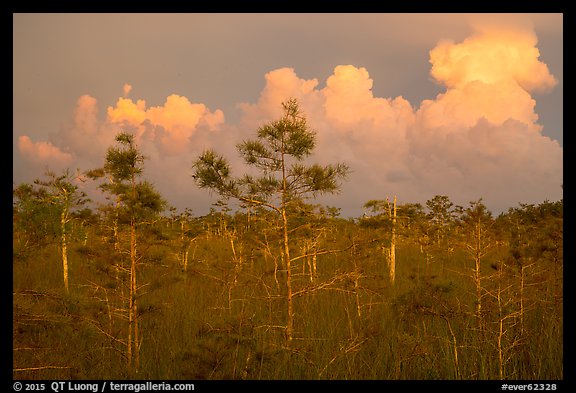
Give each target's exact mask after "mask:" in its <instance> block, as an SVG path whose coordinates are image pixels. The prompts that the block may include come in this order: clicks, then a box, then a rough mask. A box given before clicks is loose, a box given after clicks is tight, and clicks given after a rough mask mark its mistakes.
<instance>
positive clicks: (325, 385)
mask: <svg viewBox="0 0 576 393" xmlns="http://www.w3.org/2000/svg"><path fill="white" fill-rule="evenodd" d="M8 3H9V4H8ZM570 3H571V2H570V1H557V0H551V1H550V0H548V1H539V2H520V1H517V0H500V1H493V0H485V1H477V2H472V1H460V2H454V1H444V0H439V1H435V2H432V1H428V2H418V1H416V2H414V1H410V2H398V1H396V2H392V1H387V2H375V1H374V0H372V1H355V2H354V3H347V2H328V1H316V2H312V1H298V0H297V1H289V2H266V3H264V2H255V1H253V0H252V1H251V0H248V1H244V2H234V3H229V2H226V3H223V2H206V1H204V2H200V1H195V0H180V1H175V0H164V1H147V0H140V1H134V0H132V1H128V0H123V1H120V0H115V1H111V0H92V1H84V0H68V1H64V0H44V1H39V2H37V3H34V2H19V3H16V4H15V2H14V1H11V0H8V1H5V2H2V5H0V7H1V8H2V11H3V12H2V14H3V15H2V16H3V20H2V22H4V23H2V26H3V28H4V29H5V30H6V31H5V32H4V34H3V37H4V40H6V41H8V39H9V38H8V37H12V34H13V30H11V31H12V34H10V33H9V32H8V31H7V30H8V29H10V26H12V24H13V19H12V14H14V13H85V12H97V13H99V12H102V13H127V12H129V13H150V12H154V13H171V12H176V13H198V12H202V13H204V12H210V13H212V12H214V13H223V12H224V13H229V12H235V13H260V12H288V13H300V12H344V13H361V12H386V13H388V12H392V13H400V12H410V13H415V12H416V13H459V12H464V13H491V12H494V13H507V12H514V13H518V12H520V13H563V14H564V21H565V22H568V23H565V24H564V31H565V34H564V36H565V38H566V37H571V36H572V35H571V30H572V29H573V28H572V25H571V22H572V14H571V12H569V10H568V6H569V5H570ZM8 18H10V21H9V19H8ZM10 42H11V43H12V40H11V41H10ZM8 47H9V45H8V42H6V48H8ZM7 50H8V49H6V51H7ZM568 54H570V51H568ZM570 60H571V58H570V56H569V55H568V56H565V62H566V63H568V67H564V68H565V69H566V70H572V69H574V68H572V67H571V66H569V63H572V62H571V61H570ZM5 62H7V61H6V60H5ZM6 78H7V77H6ZM563 78H564V83H566V84H568V85H569V86H570V84H571V82H572V78H571V77H570V72H566V73H564V77H563ZM3 86H9V83H8V81H6V82H5V83H3ZM3 91H4V92H5V94H6V95H8V94H9V90H8V89H7V88H4V89H3ZM566 91H571V90H570V89H566ZM6 102H8V98H7V100H6ZM6 116H8V114H6ZM565 127H566V126H565ZM567 129H568V130H569V131H568V133H566V134H565V136H564V148H563V149H564V152H566V149H567V148H568V149H570V148H571V147H572V146H573V145H572V143H571V142H572V140H571V139H572V135H571V134H572V132H574V131H573V130H571V128H570V127H567ZM3 134H4V135H7V134H8V132H7V131H5V132H4V133H3ZM11 145H12V143H8V142H7V143H5V146H6V148H10V146H11ZM10 156H12V150H10ZM570 159H571V154H564V168H569V169H571V168H572V167H571V165H570ZM6 183H8V182H7V181H6ZM2 184H3V186H5V188H4V187H3V188H2V189H3V190H5V192H6V195H4V196H3V197H2V198H1V200H2V201H3V202H4V203H5V205H6V210H8V209H10V214H11V205H12V202H9V203H8V202H7V201H11V200H12V198H11V194H12V189H10V191H8V184H4V182H3V183H2ZM563 187H564V195H565V196H566V195H568V198H564V199H568V201H569V203H568V204H565V209H564V210H565V211H564V213H565V215H564V217H565V220H564V232H565V238H567V239H569V242H568V247H565V248H564V250H565V256H564V261H565V263H564V379H563V380H560V381H446V380H442V381H420V380H403V381H316V380H313V381H168V382H171V383H172V384H175V383H179V382H193V383H194V384H195V391H199V392H205V391H226V390H233V389H239V390H243V389H249V390H250V391H259V390H261V391H266V392H270V390H271V389H274V388H281V389H285V388H286V389H298V390H304V391H313V390H327V389H341V388H344V389H350V390H356V389H362V390H367V391H373V390H380V389H382V390H388V391H390V392H396V391H401V390H410V389H418V390H419V391H424V390H436V389H438V390H442V391H446V392H450V391H455V392H456V391H457V392H463V391H481V392H493V391H502V385H503V383H510V384H522V383H523V384H529V383H537V384H546V383H551V384H552V383H554V384H556V386H557V389H556V390H557V391H565V389H566V388H570V389H571V390H573V389H574V387H576V383H575V381H576V364H575V362H574V360H575V352H576V351H575V350H576V346H575V345H574V344H575V339H574V335H575V334H576V329H575V325H574V323H573V316H574V311H573V310H574V309H575V302H574V301H575V300H576V296H575V293H574V286H573V284H572V282H571V280H572V279H573V278H576V274H575V272H574V264H575V263H576V260H575V259H574V258H571V256H572V254H573V248H572V247H571V246H570V245H571V241H574V239H576V234H575V233H574V229H573V223H574V220H575V218H576V212H575V210H574V208H573V207H572V205H571V204H570V201H571V200H572V194H571V193H572V187H573V186H572V182H571V181H570V179H569V178H567V177H566V176H565V177H564V183H563ZM8 192H9V193H10V194H8ZM566 207H567V209H566ZM3 217H9V216H8V211H7V212H6V213H5V215H3ZM4 228H7V225H5V226H4ZM2 233H3V234H5V235H6V236H3V239H6V244H5V245H4V247H3V248H2V249H3V250H8V249H10V250H11V247H12V239H11V237H8V231H7V230H6V231H2ZM9 247H10V248H9ZM6 254H7V252H6ZM6 259H7V258H6ZM3 264H4V268H3V272H2V273H3V274H2V280H3V282H2V284H0V285H1V287H2V296H1V298H2V304H3V305H2V310H4V312H6V313H8V310H12V301H11V298H12V288H13V287H12V263H11V262H10V261H8V260H3ZM4 269H6V270H4ZM566 278H568V280H566ZM543 323H545V321H543ZM5 325H8V316H7V318H6V322H5ZM2 337H3V339H4V343H3V344H4V345H1V344H0V345H1V348H2V349H3V351H6V353H3V354H2V356H1V357H0V359H2V365H4V364H6V367H2V370H1V373H0V380H2V381H5V383H2V385H4V386H5V387H6V390H4V389H2V390H3V391H7V392H8V391H15V390H14V389H13V383H14V382H15V381H16V380H14V379H13V374H12V366H13V361H12V356H11V354H12V352H13V351H12V350H13V341H12V336H11V335H8V334H7V332H6V331H5V330H4V334H2ZM5 361H7V362H6V363H5ZM21 382H22V383H23V384H27V383H31V382H32V381H21ZM51 382H53V381H34V383H45V384H47V385H46V390H45V391H47V392H49V391H51V390H50V388H49V384H50V383H51ZM83 382H86V383H90V382H92V383H95V382H98V383H99V384H100V385H101V384H102V381H83ZM117 382H130V381H117ZM132 382H136V383H141V382H145V381H132ZM155 382H162V381H155ZM107 391H109V389H107Z"/></svg>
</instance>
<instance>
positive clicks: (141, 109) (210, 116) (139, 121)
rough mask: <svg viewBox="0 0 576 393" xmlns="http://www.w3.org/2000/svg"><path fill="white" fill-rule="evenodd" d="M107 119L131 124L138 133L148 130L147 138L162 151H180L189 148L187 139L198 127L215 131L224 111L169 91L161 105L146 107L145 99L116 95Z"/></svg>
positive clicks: (221, 122) (178, 152)
mask: <svg viewBox="0 0 576 393" xmlns="http://www.w3.org/2000/svg"><path fill="white" fill-rule="evenodd" d="M107 121H108V122H109V123H111V124H118V125H128V126H132V127H134V128H135V129H136V132H137V134H138V136H141V135H142V134H144V131H146V130H147V131H148V133H147V137H148V139H151V140H153V141H154V142H155V143H156V145H157V147H158V148H159V149H161V150H162V152H163V153H165V154H181V153H183V152H187V151H188V147H189V144H190V139H191V138H192V136H193V135H194V134H195V133H196V132H197V131H198V130H199V129H207V130H209V131H216V130H217V129H218V128H219V127H220V125H222V124H223V123H224V113H223V112H222V111H221V110H216V111H214V112H211V111H210V110H209V109H208V108H207V107H206V106H205V105H204V104H193V103H191V102H190V100H189V99H188V98H186V97H184V96H180V95H177V94H172V95H170V96H168V97H167V98H166V102H165V103H164V105H162V106H155V107H150V108H148V109H147V108H146V101H144V100H137V101H136V102H134V101H132V100H131V99H129V98H119V99H118V101H117V103H116V106H114V107H108V109H107Z"/></svg>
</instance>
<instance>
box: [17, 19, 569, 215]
mask: <svg viewBox="0 0 576 393" xmlns="http://www.w3.org/2000/svg"><path fill="white" fill-rule="evenodd" d="M536 45H537V39H536V36H535V34H534V32H533V31H532V30H530V29H529V28H526V27H524V26H521V27H518V26H514V28H510V27H508V28H504V27H502V26H501V25H498V26H487V25H484V24H481V25H478V26H477V28H476V30H475V32H474V33H473V34H472V35H471V36H470V37H469V38H467V39H465V40H463V41H462V42H460V43H455V42H451V41H442V42H440V43H438V45H437V46H436V47H435V48H433V49H432V50H431V51H430V64H431V71H430V76H431V77H432V78H433V79H434V80H435V81H436V82H437V83H439V84H440V85H442V86H444V87H445V90H444V91H443V92H442V93H441V94H439V95H438V96H436V97H434V98H431V99H428V100H424V101H423V102H422V103H421V104H420V105H419V106H418V107H414V106H412V104H411V103H410V102H408V101H407V100H406V99H404V98H403V97H401V96H398V97H375V96H374V94H373V90H372V89H373V85H374V81H373V80H372V78H371V77H370V74H369V72H368V70H367V69H366V68H364V67H360V66H355V65H339V66H336V67H335V68H334V70H333V73H332V75H330V76H329V77H328V78H327V79H326V81H325V84H324V85H323V86H322V85H321V84H320V82H319V81H318V80H317V79H303V78H300V77H299V76H298V75H297V73H296V71H295V70H294V69H293V68H279V69H276V70H272V71H270V72H268V73H267V74H266V75H265V76H264V78H265V87H264V88H263V90H262V91H261V93H260V95H259V97H258V99H257V100H256V102H254V103H249V102H245V103H240V104H239V108H240V109H241V112H242V116H241V119H240V120H239V122H238V124H228V123H226V122H225V118H224V113H223V112H222V111H221V110H219V109H216V110H210V109H209V108H208V107H206V105H204V104H202V103H193V102H192V101H191V100H190V99H189V98H187V97H185V96H181V95H177V94H172V95H170V96H168V97H167V98H166V101H165V102H164V104H162V105H160V106H153V107H148V106H147V105H146V101H145V100H144V99H134V100H133V99H131V98H128V95H129V94H130V92H131V90H132V86H131V85H129V84H126V85H124V87H123V93H124V94H123V97H120V98H118V100H117V102H116V103H115V105H113V106H109V107H108V108H107V109H106V111H105V117H104V118H103V119H99V117H98V114H99V111H98V106H97V102H96V100H95V99H94V98H92V97H90V96H87V95H86V96H82V97H80V98H79V99H78V102H77V105H76V109H75V111H74V116H73V124H72V126H70V127H67V128H64V129H63V130H61V132H59V133H58V135H57V136H56V137H55V138H54V139H53V140H54V141H56V142H57V143H55V145H53V144H51V143H49V142H36V143H34V142H32V141H31V140H30V138H28V137H26V136H23V137H20V139H19V142H18V148H19V150H20V153H21V154H22V155H23V156H24V157H26V158H28V159H30V160H33V159H36V160H37V161H51V160H57V161H59V162H61V163H67V164H72V163H77V162H81V161H80V160H81V159H84V161H83V162H82V163H83V165H84V166H85V167H88V166H89V165H91V166H93V167H95V166H97V165H101V163H102V161H103V157H104V152H105V149H106V148H107V147H108V146H110V145H112V144H113V138H114V136H115V135H116V133H117V132H118V131H120V130H126V131H130V132H134V133H135V134H136V136H137V141H138V143H139V144H140V146H141V147H142V149H143V150H144V152H145V154H146V155H147V156H148V157H149V166H148V169H147V171H146V173H147V176H148V177H149V178H150V179H151V180H152V181H154V182H155V183H157V186H158V187H159V188H160V189H161V190H162V193H163V194H164V195H165V196H166V197H167V198H168V199H169V201H170V202H171V203H173V204H175V205H177V207H179V208H182V209H183V208H184V207H192V208H193V209H194V210H195V211H198V212H205V211H206V210H207V209H208V208H209V201H210V200H211V197H210V196H208V195H207V194H208V193H206V192H205V191H203V190H198V189H197V188H196V187H195V185H194V183H193V182H192V179H191V178H190V174H191V169H190V166H191V163H192V161H193V159H194V158H195V157H196V156H197V155H198V154H199V153H200V152H201V151H202V150H204V149H205V148H214V149H216V150H217V151H219V152H220V153H222V154H224V155H225V156H227V157H229V158H230V160H231V161H232V163H233V164H234V165H238V164H239V162H240V159H239V158H238V155H237V152H236V151H235V145H236V143H238V142H240V141H241V140H243V139H246V138H253V137H254V136H255V131H256V130H257V128H258V127H259V126H260V125H262V124H263V123H265V122H268V121H270V120H274V119H277V118H278V117H279V116H280V115H281V113H282V108H281V103H282V102H283V101H285V100H286V99H288V98H289V97H294V98H296V99H298V100H299V102H300V104H301V109H302V110H303V112H304V113H305V114H306V116H307V118H308V121H309V124H310V126H311V127H312V128H313V129H315V131H316V133H317V148H316V150H315V153H314V155H313V157H312V158H311V159H312V160H313V161H316V162H319V163H322V164H327V163H332V162H335V161H341V162H345V163H347V164H348V165H349V166H350V167H351V169H352V174H351V176H350V178H349V180H348V181H347V182H345V183H344V184H343V191H342V193H341V194H340V195H339V196H336V197H329V198H326V199H324V202H326V203H329V204H332V205H335V206H338V207H342V208H343V210H344V211H346V212H347V214H352V215H355V214H358V213H359V212H360V211H361V208H362V205H363V204H364V203H365V202H366V201H368V200H370V199H384V198H386V197H387V196H392V195H397V196H398V197H399V199H400V200H401V201H404V202H421V203H424V202H425V201H426V200H427V199H429V198H431V197H433V196H434V195H437V194H445V195H449V196H451V198H452V199H453V200H454V201H455V202H456V203H460V204H466V203H467V201H470V200H475V199H478V198H479V197H484V200H485V202H486V203H487V204H488V205H489V207H491V208H492V209H506V208H507V207H511V206H515V205H516V204H517V203H518V202H531V203H533V202H540V201H542V200H544V199H555V198H560V197H561V189H560V185H561V184H562V172H563V168H562V148H561V147H560V146H559V144H558V143H557V142H556V141H554V140H551V139H549V138H547V137H545V136H543V135H542V133H541V131H542V126H541V125H540V124H538V116H537V114H536V112H535V105H536V101H535V99H534V97H533V96H532V94H533V93H535V92H545V91H547V90H549V89H551V88H553V87H554V85H555V84H556V83H557V81H556V79H555V78H554V76H553V75H551V73H550V71H549V70H548V68H547V66H546V64H544V63H543V62H542V61H540V59H539V55H540V54H539V52H538V49H537V47H536ZM66 152H70V153H66ZM72 153H73V154H72ZM34 157H36V158H34ZM75 160H76V161H75ZM238 172H240V171H238ZM190 201H196V202H197V204H195V205H194V206H191V202H190Z"/></svg>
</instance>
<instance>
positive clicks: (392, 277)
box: [389, 196, 396, 285]
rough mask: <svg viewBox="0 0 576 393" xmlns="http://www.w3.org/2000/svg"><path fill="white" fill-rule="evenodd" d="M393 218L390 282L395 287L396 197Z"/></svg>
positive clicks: (392, 211)
mask: <svg viewBox="0 0 576 393" xmlns="http://www.w3.org/2000/svg"><path fill="white" fill-rule="evenodd" d="M390 215H391V218H392V236H391V239H390V259H389V263H390V282H391V283H392V285H394V280H395V279H396V196H394V207H393V209H392V210H391V211H390Z"/></svg>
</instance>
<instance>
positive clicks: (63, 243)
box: [60, 206, 69, 293]
mask: <svg viewBox="0 0 576 393" xmlns="http://www.w3.org/2000/svg"><path fill="white" fill-rule="evenodd" d="M67 221H68V207H67V206H64V208H63V209H62V214H61V215H60V226H61V232H62V235H61V238H60V242H61V243H60V244H61V248H62V269H63V271H64V288H65V289H66V293H68V292H69V290H68V250H67V249H68V239H67V237H66V235H67V234H66V222H67Z"/></svg>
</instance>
